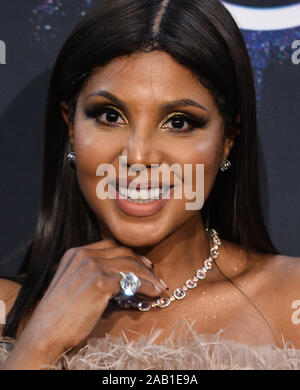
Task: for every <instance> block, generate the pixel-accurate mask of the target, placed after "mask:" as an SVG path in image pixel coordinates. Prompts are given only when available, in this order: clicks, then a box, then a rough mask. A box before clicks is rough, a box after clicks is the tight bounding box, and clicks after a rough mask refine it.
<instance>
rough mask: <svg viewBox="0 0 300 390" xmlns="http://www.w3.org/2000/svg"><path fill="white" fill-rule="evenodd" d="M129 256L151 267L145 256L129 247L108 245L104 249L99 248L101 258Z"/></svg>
mask: <svg viewBox="0 0 300 390" xmlns="http://www.w3.org/2000/svg"><path fill="white" fill-rule="evenodd" d="M96 251H97V250H95V257H96V256H97V252H96ZM122 256H129V257H133V258H135V259H136V260H138V261H139V262H140V263H141V264H143V265H145V266H146V267H147V268H150V269H152V268H153V264H152V262H151V261H150V260H148V259H147V258H146V257H145V256H142V255H139V254H137V253H135V252H134V251H133V250H132V249H131V248H128V247H124V246H119V247H108V248H105V249H101V258H106V259H110V258H115V257H122Z"/></svg>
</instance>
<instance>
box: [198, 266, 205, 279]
mask: <svg viewBox="0 0 300 390" xmlns="http://www.w3.org/2000/svg"><path fill="white" fill-rule="evenodd" d="M196 275H197V278H198V279H204V278H205V276H206V269H205V268H200V269H198V271H197V273H196Z"/></svg>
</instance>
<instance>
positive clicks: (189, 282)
mask: <svg viewBox="0 0 300 390" xmlns="http://www.w3.org/2000/svg"><path fill="white" fill-rule="evenodd" d="M197 279H198V278H197ZM185 284H186V286H187V287H188V288H195V287H197V282H196V281H194V280H192V279H188V280H187V281H186V282H185Z"/></svg>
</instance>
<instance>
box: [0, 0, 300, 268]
mask: <svg viewBox="0 0 300 390" xmlns="http://www.w3.org/2000/svg"><path fill="white" fill-rule="evenodd" d="M112 1H113V0H112ZM171 1H172V0H171ZM95 3H96V0H95V1H92V0H90V1H88V0H81V1H80V0H77V1H75V0H72V1H70V0H47V1H46V0H26V1H24V0H0V6H1V7H0V10H1V14H0V40H2V41H4V42H5V44H6V50H7V52H6V64H5V65H0V85H1V88H0V178H1V181H0V191H1V198H0V199H1V202H0V215H1V218H0V261H1V260H2V261H3V264H2V266H1V265H0V273H1V274H8V273H15V272H17V270H18V268H19V266H20V264H21V260H22V257H23V255H24V251H25V249H26V243H27V242H28V241H29V240H30V238H31V236H32V232H33V229H34V225H35V221H36V217H37V212H38V207H39V202H40V190H41V180H42V158H43V136H44V135H43V120H44V110H45V101H46V91H47V85H48V79H49V76H50V71H51V67H52V66H53V64H54V61H55V58H56V55H57V54H58V51H59V49H60V47H61V45H62V43H63V41H64V40H65V39H66V37H67V35H68V34H69V33H70V32H71V30H72V28H73V27H74V26H75V24H76V23H77V22H78V20H79V19H80V18H81V16H82V12H84V10H87V8H88V7H89V6H90V5H93V4H95ZM232 3H235V4H238V3H239V4H248V5H249V3H251V4H254V2H253V1H251V2H249V1H232ZM279 3H280V5H282V4H289V3H297V2H295V1H286V2H284V1H279V2H278V1H276V0H274V1H272V2H271V1H265V2H264V1H260V2H259V1H256V2H255V4H256V5H263V6H270V5H272V4H273V5H279ZM47 4H48V5H47ZM59 4H60V5H61V4H63V6H59ZM55 5H58V8H59V11H57V12H53V13H52V14H51V12H52V11H51V9H52V8H53V7H54V6H55ZM49 7H50V8H49ZM51 7H52V8H51ZM299 25H300V15H299ZM298 30H299V33H300V28H298ZM279 34H281V32H279ZM282 34H283V32H282ZM282 36H283V35H282ZM299 36H300V35H299ZM276 37H277V38H276V39H278V34H277V35H276ZM266 39H269V40H270V42H269V44H270V45H272V39H273V38H272V35H270V34H267V35H266ZM279 39H280V38H279ZM299 39H300V38H299ZM291 43H292V41H288V42H286V40H285V41H284V43H283V45H286V46H289V47H284V48H283V49H282V48H281V49H279V47H278V45H277V46H276V45H275V49H273V51H272V53H271V57H272V58H271V59H270V58H269V59H268V63H269V64H268V65H267V66H266V65H264V66H262V67H261V76H262V80H260V81H259V88H258V89H257V91H258V93H259V100H260V103H259V104H260V109H259V141H260V167H261V193H262V200H263V205H264V212H265V216H266V219H267V223H268V226H269V229H270V233H271V237H272V239H273V241H274V243H275V245H276V246H277V248H278V249H279V250H280V252H281V253H283V254H286V255H291V256H299V255H300V234H299V232H300V229H299V228H300V213H299V201H300V197H299V195H300V183H299V149H300V97H299V94H300V65H294V64H293V63H292V61H291V58H290V57H291V53H292V50H291V49H290V46H291ZM255 50H256V49H255ZM257 50H259V48H257ZM276 50H290V55H288V56H287V57H286V58H284V59H282V58H281V60H280V61H279V59H278V58H279V56H278V55H277V53H276ZM253 53H254V52H253V48H252V51H251V55H252V56H253V64H256V65H255V66H256V67H257V66H258V65H257V58H254V57H255V53H254V54H253ZM255 61H256V62H255ZM18 249H20V251H19V253H18V254H16V255H15V256H13V257H11V256H12V255H13V254H14V253H15V251H16V250H18Z"/></svg>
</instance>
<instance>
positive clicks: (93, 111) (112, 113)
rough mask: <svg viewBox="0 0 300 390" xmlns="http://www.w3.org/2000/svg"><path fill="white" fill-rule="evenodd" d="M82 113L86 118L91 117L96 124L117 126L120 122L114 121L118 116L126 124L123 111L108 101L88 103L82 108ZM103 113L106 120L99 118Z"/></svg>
mask: <svg viewBox="0 0 300 390" xmlns="http://www.w3.org/2000/svg"><path fill="white" fill-rule="evenodd" d="M83 114H84V117H85V118H86V119H93V120H94V121H95V123H96V124H98V125H103V126H105V125H108V126H119V125H120V123H118V124H117V123H116V122H117V121H118V119H119V118H121V119H122V120H123V121H124V122H125V124H128V121H127V119H126V118H125V117H124V115H123V113H122V112H121V111H120V110H119V109H118V108H117V107H115V106H113V105H111V104H108V103H95V104H89V105H87V106H86V107H85V108H84V109H83ZM103 114H106V121H103V120H100V119H99V118H100V117H102V116H103Z"/></svg>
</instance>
